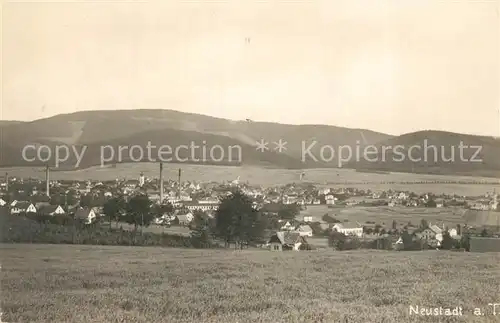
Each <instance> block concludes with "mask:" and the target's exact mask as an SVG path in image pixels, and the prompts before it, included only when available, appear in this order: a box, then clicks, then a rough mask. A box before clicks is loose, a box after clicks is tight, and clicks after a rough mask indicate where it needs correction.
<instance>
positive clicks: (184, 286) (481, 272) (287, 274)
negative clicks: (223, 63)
mask: <svg viewBox="0 0 500 323" xmlns="http://www.w3.org/2000/svg"><path fill="white" fill-rule="evenodd" d="M1 251H2V311H3V313H4V315H3V319H4V321H7V322H70V323H71V322H96V323H97V322H99V323H101V322H208V323H210V322H214V323H215V322H217V323H224V322H228V323H229V322H230V323H234V322H273V323H274V322H367V323H377V322H385V323H392V322H394V323H396V322H397V323H401V322H468V323H469V322H478V323H479V322H481V323H484V322H500V315H498V314H500V313H498V314H497V316H496V317H495V316H493V315H492V311H491V307H488V303H494V302H496V303H498V302H499V301H500V299H499V297H500V295H499V293H498V281H499V280H500V269H499V267H498V263H499V262H500V254H471V253H453V252H438V251H427V252H407V253H403V252H399V253H398V252H381V251H353V252H337V253H335V252H333V251H325V252H285V253H272V252H268V251H232V250H222V251H221V250H192V249H189V250H182V249H163V248H146V247H143V248H141V247H103V246H99V247H97V246H70V245H2V248H1ZM410 305H411V306H417V305H419V306H429V307H439V306H443V307H455V306H462V307H463V313H464V316H462V317H459V318H456V317H441V318H438V317H422V316H415V315H411V316H410V315H409V306H410ZM475 307H479V308H482V309H483V310H484V313H485V315H484V316H481V317H474V316H473V315H472V311H473V308H475Z"/></svg>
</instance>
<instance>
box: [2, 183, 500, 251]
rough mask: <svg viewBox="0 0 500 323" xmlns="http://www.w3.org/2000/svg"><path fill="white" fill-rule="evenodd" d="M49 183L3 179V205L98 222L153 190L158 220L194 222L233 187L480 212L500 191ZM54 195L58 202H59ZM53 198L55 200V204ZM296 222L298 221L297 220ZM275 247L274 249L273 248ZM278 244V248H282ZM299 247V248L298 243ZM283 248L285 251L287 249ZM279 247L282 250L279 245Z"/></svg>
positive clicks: (436, 236) (282, 236)
mask: <svg viewBox="0 0 500 323" xmlns="http://www.w3.org/2000/svg"><path fill="white" fill-rule="evenodd" d="M45 184H46V183H45V182H44V181H41V180H33V179H28V180H26V179H16V178H11V179H10V180H9V179H8V180H7V181H6V182H4V183H0V207H3V208H4V209H8V212H9V213H11V214H22V213H36V214H42V215H64V214H68V215H73V216H75V217H77V218H81V219H84V220H85V221H86V222H87V223H92V222H93V221H94V220H95V219H97V218H98V217H99V216H101V215H102V213H103V205H104V203H105V201H106V200H108V199H109V198H112V197H114V196H125V197H130V196H133V195H134V194H136V193H137V192H141V193H144V194H147V195H148V196H149V198H150V200H151V201H153V202H155V203H160V202H162V201H161V199H162V197H163V202H168V203H170V204H171V205H172V206H173V207H174V208H175V212H174V213H173V214H164V215H162V216H160V217H158V218H156V219H155V222H156V223H157V224H173V223H175V224H179V225H183V226H187V225H189V223H190V222H191V221H192V220H193V218H194V215H193V214H194V212H195V211H197V210H199V211H203V212H205V213H206V214H207V215H208V216H209V217H213V216H214V212H215V210H216V209H217V207H218V205H219V201H220V199H221V198H222V197H224V196H225V195H227V194H230V191H231V188H232V187H234V186H238V187H239V189H240V190H241V191H242V192H243V193H244V194H246V195H248V196H249V197H251V198H252V199H253V200H254V202H253V203H254V206H255V207H256V208H262V207H264V206H268V205H271V204H281V205H282V204H288V205H289V204H297V205H300V206H301V207H307V206H308V205H319V204H325V205H327V206H333V205H339V204H342V205H345V206H353V205H363V204H364V203H375V202H377V203H382V204H381V205H387V206H412V207H418V206H424V205H425V206H428V205H429V203H430V202H431V201H432V203H433V207H438V208H439V207H445V206H447V205H454V206H457V205H458V206H463V207H464V208H469V209H476V210H497V209H498V200H497V199H498V195H497V194H496V193H495V192H493V194H486V195H485V196H481V197H476V198H468V197H463V196H462V197H460V196H445V195H442V196H430V195H429V194H422V195H417V194H414V193H410V192H400V191H392V190H388V191H383V192H372V191H370V190H361V189H357V188H324V189H318V188H317V187H315V186H314V185H312V184H308V183H298V184H289V185H286V186H284V187H283V186H281V187H270V188H265V187H258V186H250V185H248V184H244V183H240V181H239V179H237V180H235V181H232V182H226V183H217V182H209V183H196V182H190V181H185V182H180V181H172V180H168V181H165V182H164V185H163V192H160V187H161V186H160V185H159V183H158V180H157V179H148V178H145V177H144V176H143V175H142V174H141V175H140V176H139V178H138V179H136V180H114V181H106V182H91V181H50V183H49V184H50V185H49V187H50V192H51V194H49V195H50V197H48V196H47V192H46V189H44V187H45V186H46V185H45ZM54 198H57V199H56V200H57V202H56V203H54ZM83 198H91V199H92V203H91V204H92V205H93V207H80V201H81V200H82V199H83ZM49 202H50V203H49ZM309 222H313V219H312V217H308V216H305V217H304V218H303V221H300V222H296V221H282V224H281V228H280V231H279V232H282V233H279V232H278V233H279V234H278V233H276V235H275V237H274V238H273V239H274V240H273V241H275V242H274V243H275V244H276V243H278V242H277V241H281V242H280V243H281V244H282V247H283V245H287V246H288V245H290V243H289V242H290V241H291V240H293V241H295V242H294V245H295V244H296V243H300V242H301V241H302V240H305V239H307V238H308V237H312V236H313V230H312V228H311V226H310V225H309V224H308V223H309ZM293 223H295V224H293ZM322 225H325V228H324V229H331V230H336V231H338V232H341V233H344V234H346V235H355V236H358V237H362V236H363V235H364V232H363V227H362V226H361V225H359V224H351V223H335V224H331V223H330V224H325V223H322ZM414 234H415V235H416V236H418V237H419V238H423V239H427V240H433V241H437V243H439V242H440V241H441V240H440V239H442V234H443V228H439V227H438V226H436V225H431V226H429V227H428V228H425V229H423V230H422V231H421V232H415V233H414ZM449 234H450V236H452V237H458V236H459V233H457V232H456V229H451V230H449ZM285 242H286V243H285ZM272 248H274V247H272ZM276 248H278V247H276ZM294 248H298V247H297V246H295V247H293V248H292V249H294ZM282 249H283V248H281V249H280V250H282ZM276 250H277V249H276Z"/></svg>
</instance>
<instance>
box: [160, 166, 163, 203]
mask: <svg viewBox="0 0 500 323" xmlns="http://www.w3.org/2000/svg"><path fill="white" fill-rule="evenodd" d="M161 203H163V163H162V162H160V204H161Z"/></svg>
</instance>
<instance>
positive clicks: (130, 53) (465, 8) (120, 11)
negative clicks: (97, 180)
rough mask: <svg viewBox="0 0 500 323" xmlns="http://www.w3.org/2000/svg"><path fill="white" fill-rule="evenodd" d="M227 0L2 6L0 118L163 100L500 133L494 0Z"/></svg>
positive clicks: (287, 117)
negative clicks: (0, 107)
mask: <svg viewBox="0 0 500 323" xmlns="http://www.w3.org/2000/svg"><path fill="white" fill-rule="evenodd" d="M224 2H225V1H224ZM224 2H223V1H220V2H219V4H214V3H211V4H200V3H202V2H201V1H190V2H189V3H187V2H186V3H182V2H175V1H169V0H163V1H162V2H159V1H158V2H152V1H149V2H143V3H135V4H131V3H123V2H122V3H120V2H119V1H114V3H113V2H112V1H106V2H104V1H102V2H100V1H93V2H91V3H86V4H85V3H60V2H59V3H57V2H52V3H45V4H34V3H15V2H12V1H11V2H10V3H7V4H5V3H4V5H3V10H2V15H3V19H2V41H3V48H2V60H3V62H2V63H3V64H2V77H3V82H2V87H3V98H2V111H1V112H2V119H3V120H11V119H17V120H34V119H38V118H42V117H48V116H51V115H55V114H59V113H69V112H74V111H79V110H100V109H132V108H165V109H174V110H180V111H186V112H195V113H202V114H208V115H212V116H219V117H226V118H231V119H245V118H250V119H253V120H255V121H257V120H259V121H276V122H282V123H293V124H302V123H324V124H331V125H338V126H345V127H353V128H368V129H372V130H377V131H381V132H387V133H391V134H401V133H405V132H411V131H417V130H426V129H436V130H448V131H454V132H462V133H473V134H484V135H496V136H499V135H500V118H499V109H500V100H499V93H500V92H499V90H500V85H499V76H500V67H499V60H500V52H499V35H500V32H499V26H500V24H499V16H498V8H499V1H498V0H497V1H495V0H492V1H485V0H483V1H480V0H477V1H474V0H469V1H465V0H464V1H452V0H442V1H439V0H432V1H426V0H393V1H389V0H376V1H375V0H364V1H356V0H342V1H340V0H324V1H306V0H303V1H296V3H294V2H292V1H243V0H240V1H234V2H231V4H227V3H224ZM228 2H229V1H228Z"/></svg>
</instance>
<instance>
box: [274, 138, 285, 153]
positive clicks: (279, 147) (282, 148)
mask: <svg viewBox="0 0 500 323" xmlns="http://www.w3.org/2000/svg"><path fill="white" fill-rule="evenodd" d="M274 144H275V145H276V148H274V150H277V151H278V152H280V153H281V152H283V151H285V150H286V144H287V142H286V141H284V140H281V139H280V140H279V141H278V142H274Z"/></svg>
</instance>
